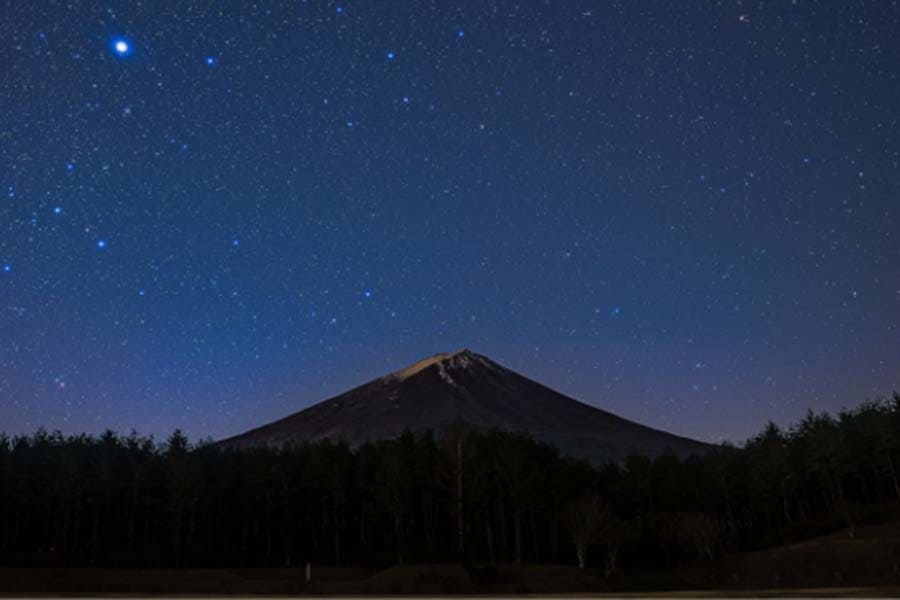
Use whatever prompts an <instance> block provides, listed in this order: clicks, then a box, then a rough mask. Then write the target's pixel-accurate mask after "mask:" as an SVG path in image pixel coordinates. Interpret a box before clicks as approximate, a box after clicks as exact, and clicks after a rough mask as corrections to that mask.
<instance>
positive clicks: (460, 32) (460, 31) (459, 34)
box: [456, 29, 466, 37]
mask: <svg viewBox="0 0 900 600" xmlns="http://www.w3.org/2000/svg"><path fill="white" fill-rule="evenodd" d="M456 37H466V32H465V31H463V30H462V29H460V30H459V31H457V32H456Z"/></svg>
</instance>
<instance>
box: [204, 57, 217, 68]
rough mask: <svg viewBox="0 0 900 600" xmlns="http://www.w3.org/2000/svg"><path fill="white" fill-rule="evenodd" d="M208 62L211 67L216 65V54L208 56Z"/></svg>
mask: <svg viewBox="0 0 900 600" xmlns="http://www.w3.org/2000/svg"><path fill="white" fill-rule="evenodd" d="M206 64H207V65H208V66H210V67H214V66H216V58H215V57H214V56H207V57H206Z"/></svg>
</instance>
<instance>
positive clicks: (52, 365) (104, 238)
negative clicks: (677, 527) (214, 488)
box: [0, 0, 900, 441]
mask: <svg viewBox="0 0 900 600" xmlns="http://www.w3.org/2000/svg"><path fill="white" fill-rule="evenodd" d="M0 14H2V18H0V232H2V233H0V430H5V431H7V432H9V433H23V432H32V431H34V430H35V429H36V428H37V427H39V426H45V427H47V428H48V429H57V428H58V429H61V430H62V431H64V432H72V433H74V432H81V431H88V432H99V431H102V430H103V429H106V428H112V429H116V430H119V431H123V432H127V431H128V430H130V429H132V428H135V429H137V430H138V431H139V432H141V433H144V434H155V435H156V436H165V435H166V434H167V433H169V432H171V431H172V430H173V429H174V428H176V427H180V428H182V429H183V430H185V431H186V432H187V433H188V435H189V436H191V437H193V438H199V437H206V436H211V437H213V438H219V437H223V436H226V435H230V434H235V433H237V432H240V431H243V430H245V429H247V428H249V427H252V426H256V425H259V424H262V423H265V422H267V421H270V420H273V419H275V418H278V417H281V416H283V415H285V414H288V413H291V412H294V411H296V410H299V409H302V408H304V407H306V406H309V405H311V404H313V403H314V402H317V401H319V400H322V399H324V398H325V397H327V396H330V395H333V394H337V393H339V392H342V391H344V390H346V389H348V388H350V387H352V386H354V385H357V384H360V383H362V382H364V381H367V380H369V379H371V378H374V377H377V376H380V375H382V374H385V373H387V372H389V371H392V370H396V369H399V368H401V367H403V366H406V365H407V364H409V363H412V362H415V361H416V360H418V359H421V358H423V357H425V356H428V355H431V354H434V353H436V352H444V351H450V350H456V349H460V348H463V347H467V348H471V349H473V350H475V351H477V352H480V353H482V354H486V355H488V356H490V357H491V358H493V359H494V360H497V361H498V362H501V363H503V364H505V365H506V366H508V367H510V368H512V369H515V370H517V371H519V372H521V373H523V374H525V375H527V376H530V377H532V378H534V379H537V380H539V381H541V382H543V383H545V384H547V385H549V386H551V387H554V388H556V389H558V390H560V391H562V392H564V393H567V394H569V395H572V396H574V397H576V398H579V399H581V400H583V401H585V402H588V403H590V404H593V405H595V406H598V407H601V408H605V409H607V410H611V411H613V412H616V413H618V414H620V415H622V416H625V417H627V418H630V419H634V420H638V421H641V422H643V423H646V424H648V425H651V426H654V427H660V428H665V429H668V430H670V431H673V432H675V433H679V434H683V435H688V436H693V437H697V438H700V439H704V440H710V441H718V440H722V439H729V440H735V441H740V440H742V439H743V438H745V437H746V436H748V435H751V434H753V433H755V432H756V431H758V430H759V429H760V428H761V427H762V426H763V425H764V423H765V422H766V421H767V420H769V419H772V420H774V421H776V422H778V423H781V424H787V423H789V422H791V421H793V420H796V419H798V418H800V417H802V416H803V414H804V413H805V412H806V411H807V410H808V409H810V408H812V409H814V410H832V411H833V410H837V409H839V408H840V407H841V406H852V405H855V404H857V403H859V402H861V401H863V400H865V399H866V398H872V397H877V396H881V395H885V394H889V393H890V392H891V391H892V390H893V389H897V388H900V342H898V340H897V337H898V326H900V168H898V163H900V124H898V104H897V102H898V100H897V99H898V98H900V75H898V73H900V70H898V67H897V65H898V64H900V42H898V41H897V39H896V37H895V33H896V31H897V30H898V29H900V7H898V2H896V1H888V0H877V1H875V0H873V1H861V0H848V1H846V2H814V1H812V0H779V1H768V0H755V1H750V0H744V1H740V0H737V1H736V0H722V1H719V2H713V1H708V2H707V1H703V2H701V1H690V2H671V1H670V0H646V1H644V0H641V1H636V0H628V1H625V0H622V1H600V0H542V1H540V0H534V1H531V0H526V1H522V2H512V1H506V0H453V1H452V2H451V1H449V0H447V1H444V0H417V1H412V0H391V1H389V2H388V1H377V2H374V1H364V0H346V1H344V2H337V3H336V2H331V1H327V0H293V1H272V2H266V1H262V0H260V1H258V2H253V3H250V2H243V1H241V2H238V1H234V2H214V1H212V0H205V1H199V0H178V1H175V0H172V1H165V2H163V1H160V2H156V1H153V2H134V1H127V2H125V1H121V2H117V1H105V2H104V1H97V2H82V1H79V0H70V1H69V2H58V1H55V0H42V1H40V2H25V1H22V0H5V1H0Z"/></svg>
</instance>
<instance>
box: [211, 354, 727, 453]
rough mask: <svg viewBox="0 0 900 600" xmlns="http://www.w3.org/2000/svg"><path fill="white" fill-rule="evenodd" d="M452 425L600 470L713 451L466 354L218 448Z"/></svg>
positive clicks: (368, 437)
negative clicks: (495, 433)
mask: <svg viewBox="0 0 900 600" xmlns="http://www.w3.org/2000/svg"><path fill="white" fill-rule="evenodd" d="M457 423H464V424H466V425H467V426H469V427H475V428H489V427H496V428H499V429H504V430H509V431H525V432H528V433H529V434H531V435H532V437H534V438H535V439H536V440H538V441H542V442H545V443H549V444H552V445H555V446H557V447H558V448H559V449H560V451H561V452H562V453H563V454H566V455H569V456H575V457H580V458H586V459H588V460H590V461H592V462H594V463H597V464H600V463H604V462H607V461H610V460H621V459H623V458H624V457H625V456H627V455H628V454H631V453H636V454H643V455H648V456H655V455H658V454H660V453H662V452H665V451H666V450H670V451H672V452H674V453H675V454H678V455H680V456H686V455H688V454H692V453H698V452H703V451H705V450H707V449H708V448H709V447H710V446H709V445H708V444H704V443H702V442H698V441H695V440H691V439H688V438H684V437H680V436H676V435H673V434H670V433H666V432H664V431H660V430H657V429H652V428H650V427H646V426H644V425H640V424H638V423H635V422H633V421H628V420H626V419H623V418H621V417H618V416H616V415H614V414H612V413H609V412H606V411H603V410H600V409H598V408H594V407H592V406H589V405H587V404H584V403H582V402H579V401H577V400H574V399H572V398H569V397H568V396H565V395H563V394H560V393H559V392H556V391H554V390H552V389H550V388H548V387H546V386H543V385H541V384H540V383H537V382H535V381H532V380H531V379H528V378H526V377H524V376H522V375H519V374H518V373H516V372H514V371H511V370H509V369H507V368H506V367H503V366H501V365H499V364H498V363H496V362H494V361H492V360H491V359H489V358H488V357H486V356H483V355H481V354H477V353H475V352H472V351H471V350H460V351H458V352H448V353H442V354H435V355H434V356H431V357H429V358H426V359H424V360H421V361H419V362H417V363H415V364H413V365H410V366H409V367H406V368H405V369H400V370H399V371H395V372H393V373H391V374H389V375H386V376H384V377H380V378H378V379H375V380H373V381H370V382H369V383H366V384H363V385H361V386H359V387H357V388H354V389H352V390H350V391H348V392H345V393H343V394H341V395H339V396H335V397H334V398H330V399H328V400H325V401H324V402H320V403H319V404H316V405H314V406H311V407H309V408H307V409H305V410H302V411H300V412H298V413H295V414H292V415H290V416H287V417H285V418H283V419H281V420H279V421H275V422H273V423H270V424H268V425H263V426H262V427H259V428H257V429H253V430H250V431H248V432H246V433H243V434H241V435H238V436H235V437H232V438H229V439H226V440H223V441H222V442H220V445H222V446H224V447H230V448H246V447H253V446H272V445H274V446H278V445H283V444H289V443H300V442H311V441H317V440H323V439H326V438H330V439H332V440H344V441H346V442H348V443H349V444H351V445H352V446H357V445H360V444H362V443H365V442H368V441H375V440H379V439H387V438H393V437H396V436H398V435H400V434H401V433H402V432H403V431H405V430H410V431H413V432H422V431H427V430H433V431H435V433H437V434H440V433H441V432H442V431H445V430H446V429H447V428H449V427H451V426H452V425H454V424H457Z"/></svg>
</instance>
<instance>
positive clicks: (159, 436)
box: [0, 348, 897, 447]
mask: <svg viewBox="0 0 900 600" xmlns="http://www.w3.org/2000/svg"><path fill="white" fill-rule="evenodd" d="M463 353H473V354H475V355H477V356H482V357H484V358H487V359H489V360H492V361H493V359H492V358H491V357H490V356H487V355H485V354H483V353H480V352H478V351H477V350H472V349H470V348H462V349H460V350H456V351H447V352H437V353H434V354H432V355H429V356H427V357H423V358H421V359H419V360H418V361H415V362H413V363H411V364H408V365H406V366H404V367H401V368H400V369H398V370H397V371H390V372H386V373H383V374H382V375H379V376H377V377H373V378H370V379H366V380H365V381H361V382H358V383H354V384H351V385H350V386H349V387H348V388H346V389H345V390H343V391H341V392H338V393H337V394H333V395H329V396H327V397H323V398H321V399H319V400H317V401H314V402H311V403H310V404H308V405H306V406H304V407H303V408H300V409H298V410H295V411H292V412H290V413H286V414H282V415H277V416H274V417H272V418H270V419H268V420H267V421H263V422H259V423H256V424H255V425H252V426H250V427H248V428H246V429H242V430H239V431H234V432H229V433H226V434H224V435H222V436H218V437H215V436H210V435H206V436H196V435H194V436H192V435H191V431H190V428H189V427H180V426H176V427H175V428H174V429H172V430H169V431H149V432H148V431H141V430H140V429H138V428H136V427H129V428H127V429H114V428H101V429H97V430H75V429H72V430H68V431H67V430H65V429H62V428H59V427H50V426H47V425H40V424H39V425H37V426H36V427H35V428H34V429H32V430H30V431H20V432H10V431H4V430H2V429H0V436H2V435H7V436H9V437H10V438H13V437H15V436H17V435H24V436H31V435H34V434H36V433H38V432H40V431H44V432H47V433H51V434H53V433H57V432H59V433H62V434H63V435H64V436H70V435H74V436H77V435H79V434H87V435H91V436H95V437H97V436H100V435H102V434H104V433H106V432H109V431H112V432H113V433H115V434H116V435H117V436H119V437H126V436H129V435H137V436H138V437H142V438H149V439H152V440H154V441H155V442H156V443H158V444H162V443H164V442H165V440H166V439H167V438H168V437H169V436H170V435H172V434H173V433H174V432H176V431H178V432H181V433H183V434H184V435H185V436H186V437H187V438H188V439H189V440H190V441H191V443H201V442H206V441H210V442H219V441H222V440H225V439H228V438H231V437H234V436H237V435H240V434H242V433H246V432H247V431H249V430H252V429H255V428H257V427H260V426H263V425H266V424H269V423H270V422H274V421H278V420H280V419H282V418H284V417H288V416H291V415H293V414H296V413H298V412H301V411H303V410H305V409H307V408H310V407H312V406H315V405H317V404H321V403H324V402H327V401H329V400H331V399H333V398H336V397H338V396H341V395H343V394H344V393H347V392H349V391H351V390H354V389H356V388H357V387H361V386H363V385H366V384H368V383H372V382H374V381H378V380H380V379H385V378H388V377H390V376H392V375H395V374H396V373H398V372H402V371H406V370H409V369H411V368H413V367H417V366H419V365H420V364H423V363H428V362H430V361H431V360H432V359H434V358H437V357H442V359H443V358H449V357H451V356H454V355H458V354H463ZM495 362H496V361H495ZM498 364H500V366H503V367H505V365H503V364H502V362H499V363H498ZM518 374H519V375H522V376H524V377H526V378H528V379H532V380H533V381H536V382H537V383H538V384H541V385H546V384H544V383H543V382H541V381H538V380H534V379H533V378H531V377H528V375H527V374H525V373H518ZM548 387H550V388H551V389H553V390H555V391H560V390H556V388H553V386H548ZM560 393H563V395H565V396H568V397H569V398H570V399H573V400H575V401H578V402H581V403H583V404H587V405H588V406H592V407H594V408H599V409H600V410H606V409H604V408H603V407H602V406H597V405H595V404H592V403H590V402H586V401H584V400H582V399H580V398H577V397H573V396H571V395H569V394H565V393H564V392H561V391H560ZM896 393H897V391H896V390H892V391H891V392H890V393H887V394H885V395H883V396H879V397H870V398H865V399H863V400H860V401H858V402H855V403H849V404H843V405H842V406H841V407H840V408H839V409H837V410H835V411H829V410H825V409H822V410H815V409H814V408H812V407H810V408H808V409H807V411H805V412H804V413H803V414H802V415H801V416H800V417H798V418H796V419H793V420H791V421H789V422H777V421H775V420H774V419H769V420H768V421H765V422H764V423H762V424H761V425H760V427H759V429H757V430H756V431H754V432H751V433H750V434H749V435H747V436H746V437H744V438H740V439H725V438H719V439H703V438H699V437H693V436H687V435H684V434H682V433H680V432H678V431H672V430H668V429H661V431H665V432H667V433H672V434H675V435H679V436H684V437H688V438H690V439H695V440H698V441H702V442H706V443H710V444H713V445H720V444H730V445H733V446H736V447H742V446H743V445H744V444H745V443H746V442H747V441H749V440H750V439H752V438H753V437H754V436H756V435H758V434H760V433H762V432H763V430H764V429H765V428H766V427H767V426H768V425H769V424H775V425H776V426H778V427H779V428H780V429H781V430H782V431H784V432H786V433H789V432H790V431H791V430H792V429H793V428H794V427H796V426H797V425H798V424H799V423H800V421H801V420H802V419H803V418H805V417H806V416H807V415H808V414H810V413H814V414H821V413H827V414H829V415H832V416H834V417H837V416H838V414H839V413H840V412H842V411H844V410H850V411H852V410H854V409H856V408H858V407H860V406H861V405H863V404H865V403H868V402H872V401H889V400H890V399H891V397H892V394H896ZM607 412H609V411H607ZM613 414H615V415H616V416H620V417H624V418H627V419H628V420H630V421H633V422H635V423H638V424H641V425H647V424H646V423H643V422H641V421H640V420H636V419H631V418H628V417H626V416H625V415H621V414H617V413H613ZM657 429H658V428H657ZM332 441H334V442H336V443H337V442H339V441H340V439H339V438H338V439H333V440H332Z"/></svg>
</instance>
